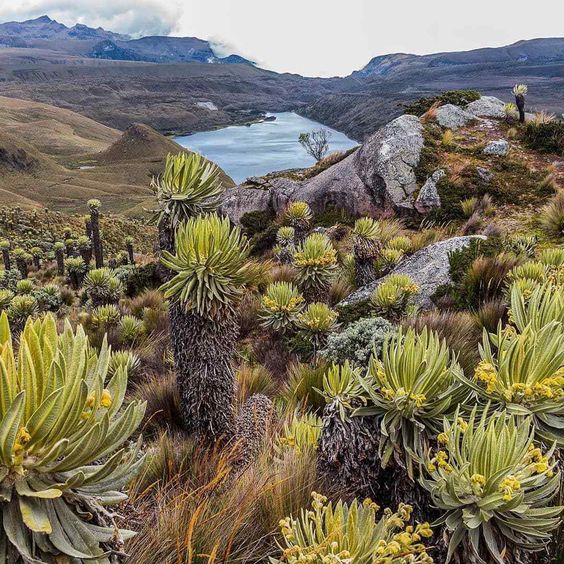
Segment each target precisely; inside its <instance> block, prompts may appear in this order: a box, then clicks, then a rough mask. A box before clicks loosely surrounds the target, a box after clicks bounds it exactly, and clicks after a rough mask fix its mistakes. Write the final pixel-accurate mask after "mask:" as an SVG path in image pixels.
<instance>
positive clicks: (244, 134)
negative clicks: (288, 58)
mask: <svg viewBox="0 0 564 564" xmlns="http://www.w3.org/2000/svg"><path fill="white" fill-rule="evenodd" d="M269 115H271V116H274V117H276V119H275V120H274V121H263V122H260V123H254V124H252V125H249V126H246V125H237V126H231V127H225V128H223V129H216V130H215V131H204V132H200V133H194V134H193V135H187V136H183V137H177V138H176V139H175V141H176V142H177V143H179V144H180V145H182V146H183V147H186V148H187V149H190V150H192V151H196V152H198V153H201V154H202V155H204V156H205V157H207V158H208V159H210V160H211V161H213V162H215V163H217V164H218V165H219V166H220V167H221V168H222V169H223V170H224V171H225V172H226V173H227V174H228V175H229V176H230V177H231V178H233V180H234V181H235V182H237V183H240V182H242V181H243V180H245V179H247V178H248V177H249V176H261V175H263V174H266V173H267V172H272V171H274V170H284V169H288V168H304V167H308V166H311V165H313V164H315V160H314V159H312V158H311V157H310V156H309V155H308V154H307V153H306V152H305V150H304V148H303V147H302V146H301V145H300V144H299V143H298V136H299V135H300V133H305V132H308V131H312V130H314V129H320V128H323V129H326V130H328V131H329V132H330V133H331V138H330V139H329V152H333V151H344V150H347V149H350V148H351V147H355V146H356V145H358V143H357V142H356V141H353V140H352V139H349V138H348V137H347V136H346V135H345V134H344V133H340V132H339V131H335V130H334V129H331V128H329V127H326V126H324V125H322V124H320V123H318V122H316V121H313V120H311V119H307V118H304V117H302V116H299V115H298V114H295V113H293V112H284V113H278V114H269Z"/></svg>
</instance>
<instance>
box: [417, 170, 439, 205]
mask: <svg viewBox="0 0 564 564" xmlns="http://www.w3.org/2000/svg"><path fill="white" fill-rule="evenodd" d="M445 174H446V172H445V171H444V170H443V169H442V168H440V169H439V170H436V171H435V172H433V174H432V175H431V176H429V178H427V180H426V181H425V184H423V187H422V188H421V190H420V191H419V195H418V196H417V200H415V209H416V210H417V211H418V212H420V213H425V212H427V211H429V210H432V209H436V208H440V207H441V198H440V196H439V191H438V190H437V182H438V181H439V180H440V179H441V178H443V177H444V176H445Z"/></svg>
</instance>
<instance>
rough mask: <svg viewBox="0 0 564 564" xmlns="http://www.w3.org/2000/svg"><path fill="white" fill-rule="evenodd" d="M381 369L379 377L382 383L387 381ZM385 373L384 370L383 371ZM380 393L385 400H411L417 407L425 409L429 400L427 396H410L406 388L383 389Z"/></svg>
mask: <svg viewBox="0 0 564 564" xmlns="http://www.w3.org/2000/svg"><path fill="white" fill-rule="evenodd" d="M380 370H381V369H380V368H379V369H378V374H377V377H378V378H379V379H380V381H383V380H385V375H384V376H381V375H380V374H379V372H380ZM382 373H383V370H382ZM380 393H381V394H382V397H383V398H384V399H385V400H388V401H394V400H395V399H397V398H409V399H410V400H411V401H414V402H415V405H416V407H423V404H424V403H425V401H426V400H427V396H426V395H425V394H409V393H408V392H407V391H406V389H405V388H398V389H397V390H393V389H392V388H381V389H380Z"/></svg>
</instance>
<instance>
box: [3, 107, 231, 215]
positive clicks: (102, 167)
mask: <svg viewBox="0 0 564 564" xmlns="http://www.w3.org/2000/svg"><path fill="white" fill-rule="evenodd" d="M26 117H27V121H26ZM0 124H1V128H0V205H9V204H11V205H13V204H17V205H20V206H24V207H48V208H50V209H53V210H64V211H70V212H75V211H80V210H82V209H83V207H84V202H85V201H86V200H88V199H90V198H98V199H100V200H101V201H102V203H103V205H104V206H108V208H109V209H111V210H112V211H113V212H115V213H126V214H129V215H143V214H144V209H146V208H151V207H152V205H153V194H152V192H151V190H150V181H151V178H152V177H153V176H154V175H156V174H158V173H159V172H160V170H161V168H162V165H163V162H164V159H165V157H166V156H167V155H168V154H169V153H176V152H180V151H184V150H185V149H183V148H182V147H180V146H179V145H177V144H176V143H174V141H172V140H170V139H168V138H166V137H164V136H162V135H161V134H160V133H158V132H156V131H154V130H153V129H151V128H150V127H148V126H145V125H141V124H135V125H133V126H131V127H130V128H128V129H127V130H126V131H125V132H124V133H120V132H119V131H117V130H115V129H111V128H108V127H106V126H103V125H101V124H99V123H96V122H94V121H93V120H90V119H88V118H85V117H83V116H81V115H79V114H75V113H74V112H71V111H69V110H61V109H59V108H54V107H52V106H48V105H46V104H37V103H32V102H26V101H22V100H14V99H11V98H2V97H0ZM223 181H224V184H225V185H226V186H232V185H233V181H232V180H231V179H230V178H229V177H228V176H226V175H224V176H223Z"/></svg>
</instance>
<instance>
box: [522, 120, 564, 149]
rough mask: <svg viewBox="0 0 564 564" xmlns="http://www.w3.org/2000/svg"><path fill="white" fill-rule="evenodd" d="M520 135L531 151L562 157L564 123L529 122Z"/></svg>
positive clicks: (553, 121)
mask: <svg viewBox="0 0 564 564" xmlns="http://www.w3.org/2000/svg"><path fill="white" fill-rule="evenodd" d="M522 135H523V141H524V142H525V144H526V145H528V146H529V147H530V148H531V149H535V150H537V151H542V152H546V153H556V154H557V155H559V156H561V157H562V156H564V121H562V120H557V119H554V120H552V121H545V122H542V121H529V122H527V123H526V124H525V128H524V129H523V133H522Z"/></svg>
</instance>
